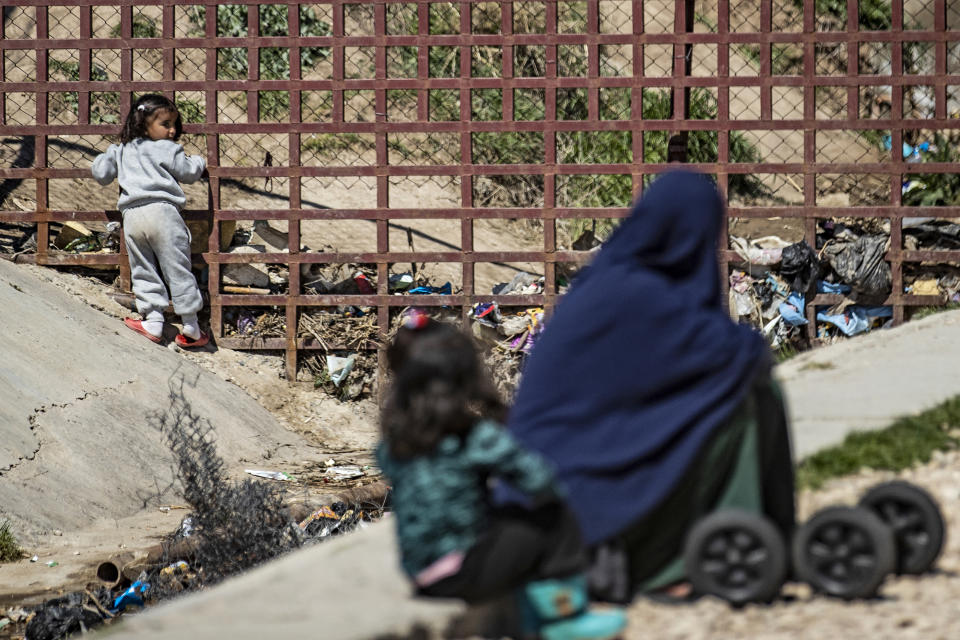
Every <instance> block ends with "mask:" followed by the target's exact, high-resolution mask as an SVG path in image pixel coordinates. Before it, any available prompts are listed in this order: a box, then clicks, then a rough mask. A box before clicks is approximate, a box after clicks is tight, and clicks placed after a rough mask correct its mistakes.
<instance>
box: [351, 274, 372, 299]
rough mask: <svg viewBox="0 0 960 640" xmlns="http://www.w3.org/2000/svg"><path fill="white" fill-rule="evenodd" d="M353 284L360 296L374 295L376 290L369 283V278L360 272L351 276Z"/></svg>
mask: <svg viewBox="0 0 960 640" xmlns="http://www.w3.org/2000/svg"><path fill="white" fill-rule="evenodd" d="M353 282H354V283H355V284H356V285H357V289H358V290H359V291H360V293H362V294H370V293H376V292H377V288H376V287H375V286H374V285H373V283H372V282H371V281H370V278H368V277H367V274H365V273H364V272H362V271H357V272H356V273H355V274H353Z"/></svg>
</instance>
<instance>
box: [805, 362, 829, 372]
mask: <svg viewBox="0 0 960 640" xmlns="http://www.w3.org/2000/svg"><path fill="white" fill-rule="evenodd" d="M827 369H836V366H835V365H834V364H833V363H832V362H808V363H807V364H805V365H803V366H802V367H800V371H811V370H813V371H826V370H827Z"/></svg>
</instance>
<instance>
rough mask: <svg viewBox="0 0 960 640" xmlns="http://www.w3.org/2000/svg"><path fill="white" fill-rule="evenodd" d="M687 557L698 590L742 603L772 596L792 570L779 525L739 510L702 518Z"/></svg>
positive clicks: (689, 537) (687, 544)
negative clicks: (789, 570) (776, 525)
mask: <svg viewBox="0 0 960 640" xmlns="http://www.w3.org/2000/svg"><path fill="white" fill-rule="evenodd" d="M683 558H684V564H685V567H686V573H687V578H688V579H689V580H690V583H691V585H692V586H693V590H694V592H695V593H698V594H705V595H714V596H717V597H718V598H722V599H723V600H726V601H727V602H729V603H731V604H733V605H736V606H740V605H743V604H746V603H748V602H768V601H770V600H772V599H773V598H774V597H775V596H776V595H777V594H778V593H779V592H780V587H781V586H783V582H784V580H785V578H786V573H787V549H786V544H785V542H784V540H783V536H782V535H781V534H780V532H779V531H778V530H777V528H776V527H775V526H774V525H773V524H772V523H771V522H770V521H769V520H767V519H766V518H764V517H763V516H761V515H758V514H754V513H748V512H746V511H738V510H733V509H725V510H722V511H717V512H715V513H712V514H710V515H708V516H707V517H705V518H703V519H702V520H700V521H699V522H697V524H696V525H694V527H693V528H692V529H691V530H690V532H689V533H688V534H687V539H686V542H685V544H684V549H683Z"/></svg>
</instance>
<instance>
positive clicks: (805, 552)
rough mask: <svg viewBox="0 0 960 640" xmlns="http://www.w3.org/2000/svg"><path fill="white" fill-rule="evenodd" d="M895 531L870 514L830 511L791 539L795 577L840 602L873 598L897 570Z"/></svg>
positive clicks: (857, 509)
mask: <svg viewBox="0 0 960 640" xmlns="http://www.w3.org/2000/svg"><path fill="white" fill-rule="evenodd" d="M896 560H897V549H896V544H895V542H894V536H893V529H891V528H890V527H888V526H887V525H886V524H884V522H883V521H882V520H881V519H880V518H879V517H877V515H876V514H874V513H873V512H872V511H870V510H868V509H863V508H860V507H828V508H826V509H823V510H822V511H818V512H817V513H815V514H814V515H813V517H812V518H810V519H809V520H808V521H807V522H805V523H804V524H803V525H802V526H801V527H800V528H799V529H797V532H796V534H795V535H794V538H793V566H794V569H795V570H796V572H797V576H798V577H799V578H800V579H801V580H803V581H804V582H807V583H809V584H810V586H812V587H813V588H814V589H815V590H817V591H820V592H823V593H826V594H828V595H831V596H836V597H838V598H844V599H847V600H851V599H853V598H870V597H873V596H874V595H876V593H877V589H879V588H880V583H882V582H883V580H884V578H885V577H886V576H887V574H890V573H893V571H894V569H895V568H896Z"/></svg>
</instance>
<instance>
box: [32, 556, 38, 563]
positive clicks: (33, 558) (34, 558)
mask: <svg viewBox="0 0 960 640" xmlns="http://www.w3.org/2000/svg"><path fill="white" fill-rule="evenodd" d="M39 559H40V556H33V557H32V558H30V562H36V561H37V560H39Z"/></svg>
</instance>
